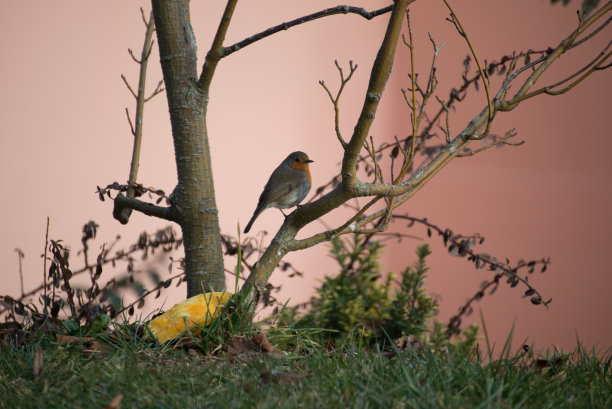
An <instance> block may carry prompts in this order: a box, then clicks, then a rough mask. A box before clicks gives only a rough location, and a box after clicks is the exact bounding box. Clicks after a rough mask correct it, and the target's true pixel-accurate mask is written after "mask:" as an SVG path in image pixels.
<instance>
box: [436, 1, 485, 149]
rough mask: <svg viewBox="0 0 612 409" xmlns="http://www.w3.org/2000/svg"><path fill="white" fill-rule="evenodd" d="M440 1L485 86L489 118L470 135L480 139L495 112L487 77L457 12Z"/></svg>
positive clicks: (472, 137)
mask: <svg viewBox="0 0 612 409" xmlns="http://www.w3.org/2000/svg"><path fill="white" fill-rule="evenodd" d="M442 1H443V2H444V4H446V7H447V8H448V10H449V11H450V13H451V18H452V20H451V22H452V23H453V24H454V25H455V27H456V28H457V31H459V34H460V35H461V36H462V37H463V38H464V39H465V41H466V42H467V44H468V47H469V48H470V52H471V53H472V57H474V61H476V66H477V67H478V73H479V74H480V78H481V79H482V84H483V85H484V87H485V93H486V95H487V105H488V107H489V119H488V121H487V125H486V128H485V130H484V132H483V133H482V134H480V135H478V136H472V135H470V138H471V139H482V138H484V137H485V136H487V134H488V133H489V127H490V125H491V121H492V120H493V115H494V114H495V111H494V110H493V102H492V101H491V92H490V90H489V78H488V77H487V76H486V75H485V73H484V71H483V70H482V66H481V65H480V60H479V59H478V56H477V55H476V51H474V47H473V46H472V42H471V41H470V38H469V36H468V34H467V32H466V31H465V30H464V28H463V26H462V25H461V22H460V21H459V17H457V14H455V12H454V11H453V9H452V8H451V6H450V4H448V1H447V0H442Z"/></svg>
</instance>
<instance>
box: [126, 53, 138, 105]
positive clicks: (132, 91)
mask: <svg viewBox="0 0 612 409" xmlns="http://www.w3.org/2000/svg"><path fill="white" fill-rule="evenodd" d="M136 63H137V64H140V61H138V60H136ZM121 79H122V80H123V82H124V84H125V86H126V87H127V88H128V89H129V90H130V92H131V93H132V95H133V96H134V98H136V99H138V95H136V93H135V92H134V90H133V89H132V86H131V85H130V83H129V82H128V80H127V78H125V75H123V74H121Z"/></svg>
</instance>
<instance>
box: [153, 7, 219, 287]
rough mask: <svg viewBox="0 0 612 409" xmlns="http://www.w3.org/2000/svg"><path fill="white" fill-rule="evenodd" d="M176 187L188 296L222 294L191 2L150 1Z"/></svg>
mask: <svg viewBox="0 0 612 409" xmlns="http://www.w3.org/2000/svg"><path fill="white" fill-rule="evenodd" d="M152 6H153V14H154V17H155V27H156V30H157V43H158V44H159V55H160V61H161V66H162V71H163V76H164V82H165V88H166V95H167V98H168V107H169V111H170V121H171V123H172V136H173V139H174V153H175V158H176V168H177V173H178V185H177V186H176V189H175V190H174V198H173V204H174V206H176V208H177V210H178V214H179V216H178V222H179V224H180V226H181V229H182V232H183V240H184V248H185V272H186V277H187V296H188V297H191V296H193V295H197V294H199V293H201V292H203V291H204V292H208V291H223V290H225V273H224V269H223V251H222V248H221V234H220V228H219V217H218V210H217V205H216V201H215V190H214V183H213V176H212V164H211V156H210V148H209V144H208V133H207V131H206V105H207V102H208V101H206V99H205V98H204V95H203V94H202V92H201V91H200V89H199V88H198V86H197V80H198V76H197V66H196V63H197V59H196V53H197V49H196V42H195V37H194V35H193V31H192V29H191V23H190V21H189V1H187V0H183V1H164V0H152Z"/></svg>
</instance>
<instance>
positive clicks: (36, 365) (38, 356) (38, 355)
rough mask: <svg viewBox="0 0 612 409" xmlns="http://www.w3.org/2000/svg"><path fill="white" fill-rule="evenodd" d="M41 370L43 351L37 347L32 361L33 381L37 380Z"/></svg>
mask: <svg viewBox="0 0 612 409" xmlns="http://www.w3.org/2000/svg"><path fill="white" fill-rule="evenodd" d="M42 370H43V350H42V348H41V347H40V345H38V346H37V347H36V350H35V351H34V359H33V360H32V373H33V374H34V379H37V378H38V377H39V376H40V374H41V373H42Z"/></svg>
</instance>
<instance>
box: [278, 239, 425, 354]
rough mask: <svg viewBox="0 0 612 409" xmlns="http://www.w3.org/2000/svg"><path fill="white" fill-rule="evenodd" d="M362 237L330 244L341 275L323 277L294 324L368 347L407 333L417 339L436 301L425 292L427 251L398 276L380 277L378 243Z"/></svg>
mask: <svg viewBox="0 0 612 409" xmlns="http://www.w3.org/2000/svg"><path fill="white" fill-rule="evenodd" d="M362 237H363V236H361V237H358V236H357V235H353V236H351V238H350V239H349V240H342V239H340V238H334V239H332V241H331V245H332V249H331V257H332V258H333V259H334V260H336V261H337V262H338V265H339V266H340V272H339V273H338V274H337V275H335V276H334V277H330V276H326V277H325V278H324V280H323V282H322V284H321V286H320V287H319V288H318V289H317V293H316V295H315V296H314V297H313V298H312V299H311V301H310V309H309V310H308V311H307V312H306V313H305V314H304V315H303V316H302V317H301V319H300V320H299V322H298V323H297V325H299V326H301V327H309V328H313V327H318V328H326V329H329V330H334V332H328V333H326V334H328V336H330V337H332V338H335V339H339V338H343V339H349V340H357V339H358V340H360V341H362V340H363V341H366V342H368V343H374V342H379V343H386V342H387V341H388V337H391V338H392V339H395V338H397V337H400V336H402V335H405V334H411V335H414V336H416V337H421V336H422V335H423V334H424V333H425V332H427V329H428V327H427V321H428V320H429V319H430V318H431V317H432V316H433V315H434V313H435V312H436V311H437V304H436V302H435V301H434V299H433V298H432V297H431V296H429V295H427V294H426V293H425V288H424V287H423V285H424V283H425V277H426V273H427V270H428V267H427V265H426V258H427V256H428V255H429V254H431V251H430V250H429V246H428V245H427V244H423V245H421V246H419V247H418V248H417V251H416V253H417V257H418V259H417V261H416V262H415V263H414V265H413V266H410V267H406V268H405V269H404V271H402V272H401V273H400V274H399V275H397V276H396V275H394V274H392V273H388V274H387V275H386V276H385V277H383V276H382V275H381V272H380V265H379V263H378V260H379V257H380V253H381V250H382V248H383V246H382V244H380V243H379V242H376V241H365V240H363V239H361V238H362ZM295 315H296V310H295V309H290V310H288V311H286V313H285V317H284V318H285V320H286V322H291V321H292V320H293V319H294V318H295Z"/></svg>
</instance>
